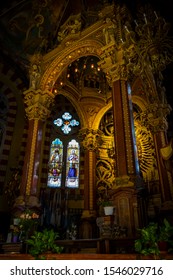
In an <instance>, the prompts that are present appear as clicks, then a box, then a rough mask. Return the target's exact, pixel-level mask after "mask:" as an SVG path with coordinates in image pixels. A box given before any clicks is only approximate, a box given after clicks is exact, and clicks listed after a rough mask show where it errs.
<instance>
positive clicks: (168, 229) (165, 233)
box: [159, 219, 173, 242]
mask: <svg viewBox="0 0 173 280" xmlns="http://www.w3.org/2000/svg"><path fill="white" fill-rule="evenodd" d="M172 237H173V226H172V225H171V224H170V223H169V222H168V220H167V219H164V220H163V224H162V225H161V226H160V227H159V241H167V242H170V241H171V238H172Z"/></svg>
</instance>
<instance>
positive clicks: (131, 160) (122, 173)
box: [100, 44, 139, 185]
mask: <svg viewBox="0 0 173 280" xmlns="http://www.w3.org/2000/svg"><path fill="white" fill-rule="evenodd" d="M113 53H114V55H115V45H114V44H111V45H108V46H107V47H104V49H103V54H102V61H101V63H100V65H101V66H102V69H103V70H104V71H105V72H107V75H108V79H109V82H110V84H111V86H112V108H113V116H114V139H115V148H116V159H115V161H116V163H117V166H116V172H117V173H116V184H117V185H119V184H120V185H122V184H124V183H125V184H126V185H127V183H128V184H130V185H133V183H132V182H130V181H131V180H132V181H134V179H135V177H136V176H137V175H139V164H138V158H137V151H136V147H135V145H136V141H135V134H134V123H133V115H132V114H133V110H132V101H131V94H130V88H129V92H128V85H127V70H126V66H125V61H124V58H123V50H122V49H121V48H120V49H119V50H117V51H116V59H117V61H118V62H117V63H113V58H112V54H113ZM108 55H109V57H110V60H109V62H108V63H107V57H108ZM128 179H129V182H127V181H128Z"/></svg>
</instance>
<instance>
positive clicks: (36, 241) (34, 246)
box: [26, 229, 63, 259]
mask: <svg viewBox="0 0 173 280" xmlns="http://www.w3.org/2000/svg"><path fill="white" fill-rule="evenodd" d="M58 237H59V234H58V233H57V232H55V231H54V230H53V229H51V230H49V229H44V230H43V231H42V232H40V231H35V232H34V234H33V235H32V236H31V237H30V238H29V239H28V240H26V242H27V244H28V246H29V247H28V251H29V253H30V254H31V255H32V256H33V257H34V258H35V259H39V258H40V259H45V258H46V257H45V255H44V254H45V253H50V252H51V253H57V254H60V253H61V252H62V250H63V247H60V246H57V245H56V239H57V238H58Z"/></svg>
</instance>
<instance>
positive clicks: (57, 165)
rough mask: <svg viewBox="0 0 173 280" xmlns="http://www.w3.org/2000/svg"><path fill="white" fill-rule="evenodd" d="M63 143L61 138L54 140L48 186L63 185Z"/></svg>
mask: <svg viewBox="0 0 173 280" xmlns="http://www.w3.org/2000/svg"><path fill="white" fill-rule="evenodd" d="M62 162H63V143H62V142H61V140H60V139H59V138H56V139H55V140H53V141H52V144H51V148H50V157H49V164H48V182H47V185H48V187H55V188H56V187H61V183H62V182H61V181H62Z"/></svg>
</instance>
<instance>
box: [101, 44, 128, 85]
mask: <svg viewBox="0 0 173 280" xmlns="http://www.w3.org/2000/svg"><path fill="white" fill-rule="evenodd" d="M125 61H126V59H125V52H124V50H123V47H122V45H119V46H118V47H117V44H116V43H115V42H111V43H110V44H108V45H106V46H104V47H103V48H102V54H101V60H100V62H99V63H98V65H99V66H100V67H101V68H102V70H103V71H104V72H105V73H106V76H107V79H108V82H109V84H110V85H112V83H113V82H115V81H117V80H127V77H128V71H127V67H126V62H125Z"/></svg>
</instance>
